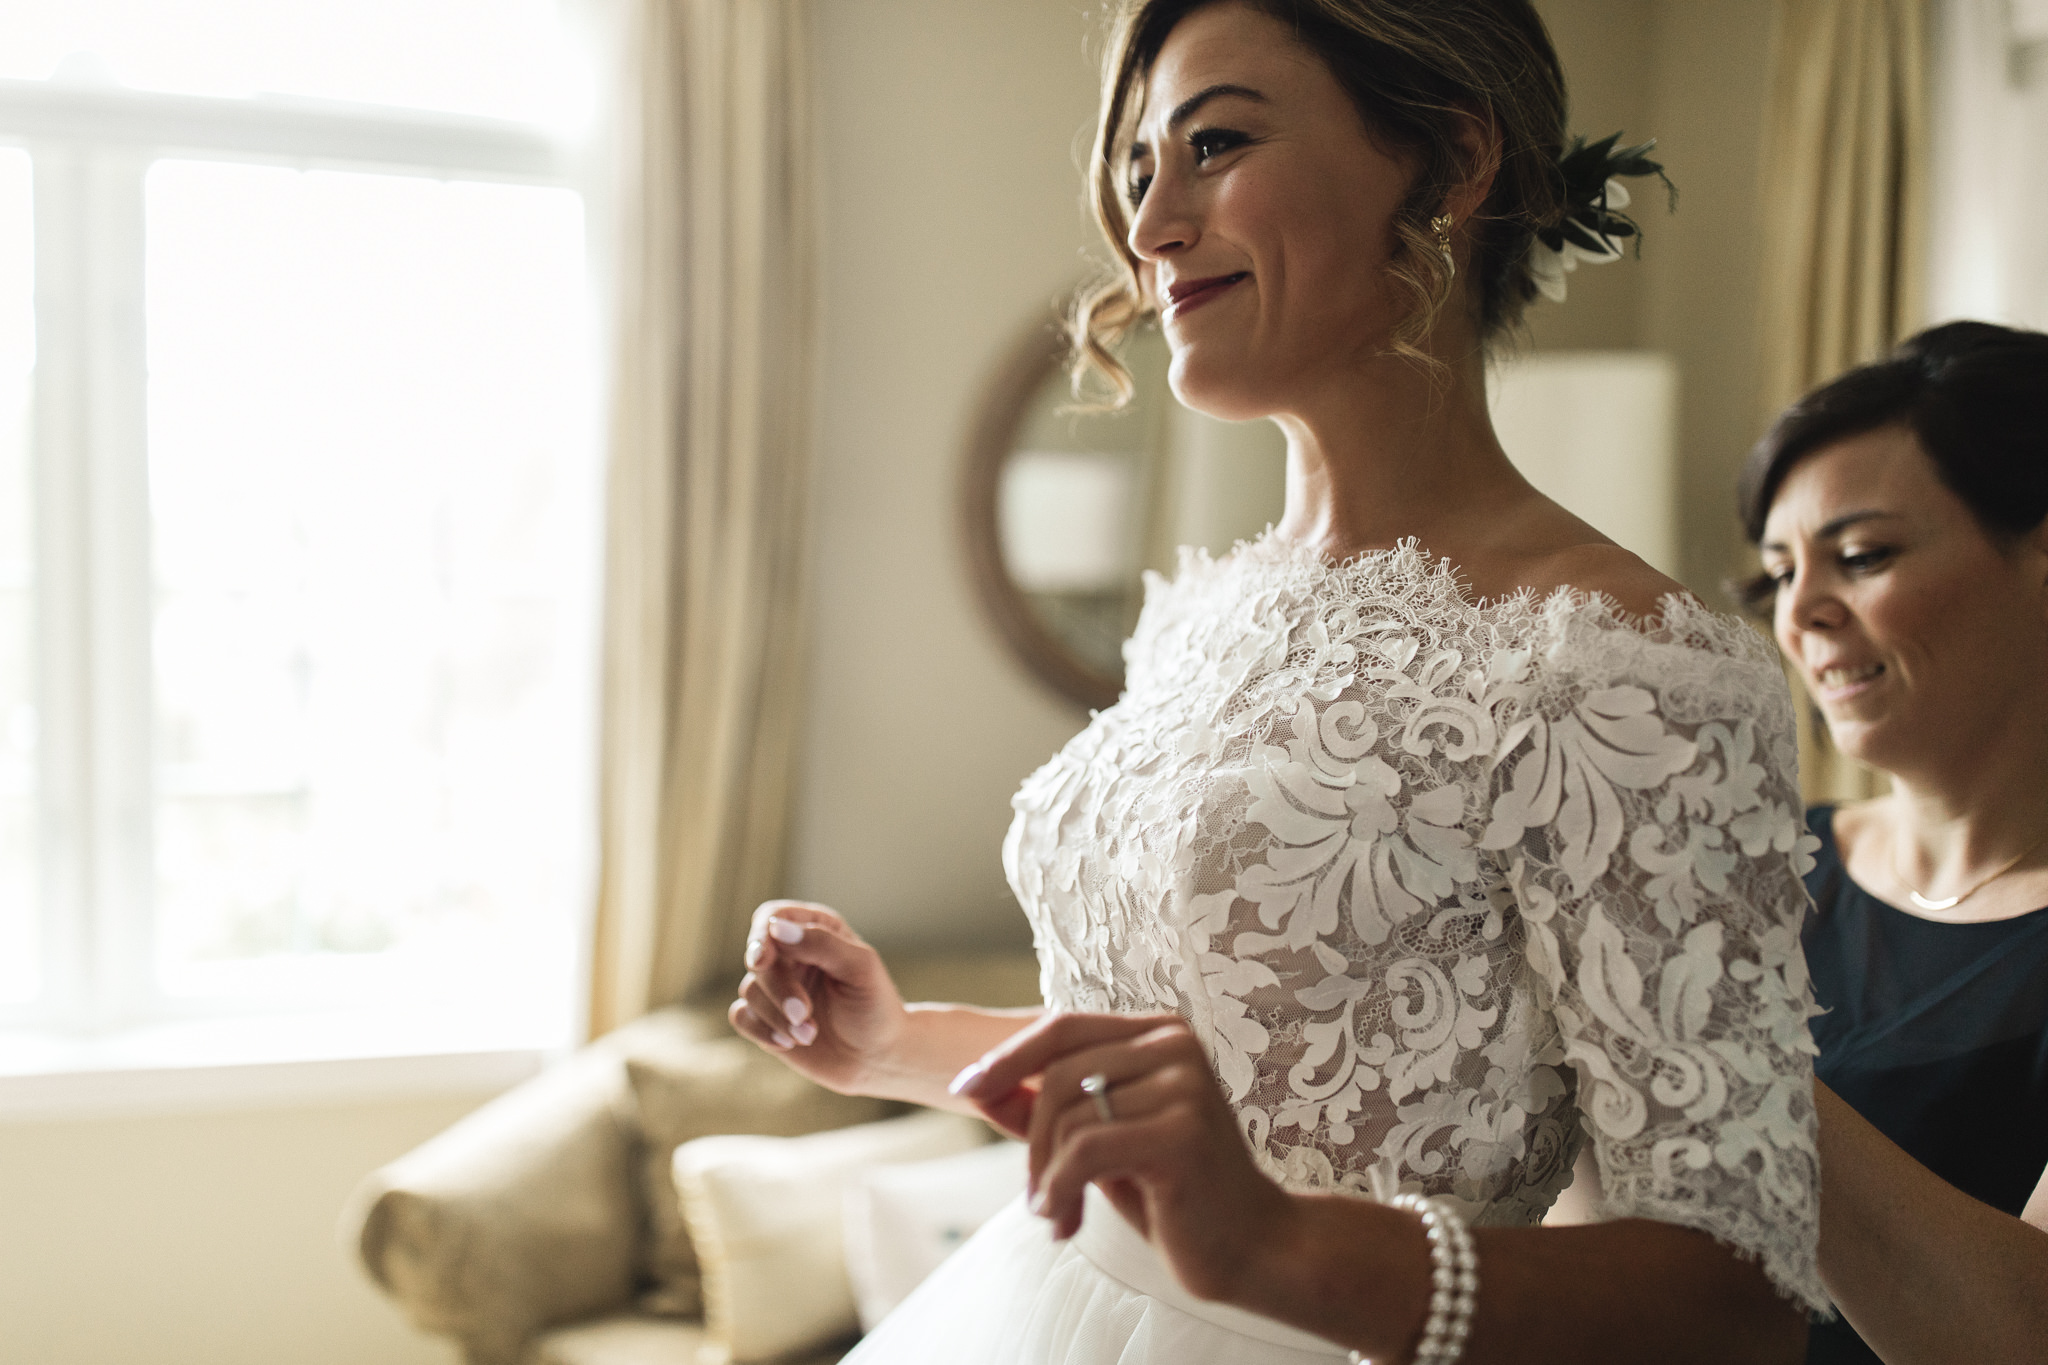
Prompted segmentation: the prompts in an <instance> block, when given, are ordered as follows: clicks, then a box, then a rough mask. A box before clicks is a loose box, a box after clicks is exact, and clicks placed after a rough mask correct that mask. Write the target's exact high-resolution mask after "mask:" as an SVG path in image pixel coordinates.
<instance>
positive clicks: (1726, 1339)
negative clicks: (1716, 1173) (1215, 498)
mask: <svg viewBox="0 0 2048 1365" xmlns="http://www.w3.org/2000/svg"><path fill="white" fill-rule="evenodd" d="M1292 1202H1293V1205H1294V1214H1293V1215H1292V1216H1291V1217H1289V1218H1288V1219H1287V1221H1286V1222H1285V1223H1284V1224H1283V1225H1282V1226H1283V1228H1284V1229H1285V1231H1284V1232H1283V1234H1282V1236H1283V1238H1284V1240H1282V1241H1281V1242H1280V1243H1279V1244H1278V1245H1277V1246H1275V1247H1274V1248H1272V1249H1271V1250H1270V1251H1268V1250H1266V1249H1265V1248H1263V1247H1262V1248H1261V1249H1260V1252H1259V1254H1252V1255H1248V1256H1247V1257H1246V1264H1245V1271H1246V1276H1245V1280H1244V1282H1243V1283H1242V1284H1241V1286H1239V1287H1238V1288H1237V1289H1236V1290H1235V1291H1234V1292H1232V1293H1230V1294H1229V1295H1228V1297H1229V1298H1230V1300H1231V1301H1232V1302H1235V1303H1237V1304H1238V1305H1239V1306H1240V1307H1244V1308H1249V1309H1251V1310H1252V1311H1254V1312H1259V1313H1264V1314H1266V1315H1268V1316H1270V1317H1276V1318H1279V1319H1280V1320H1282V1321H1283V1322H1289V1323H1293V1324H1295V1325H1296V1326H1299V1327H1302V1328H1305V1329H1307V1330H1309V1331H1312V1332H1317V1333H1319V1334H1321V1335H1324V1336H1327V1337H1329V1338H1331V1339H1332V1340H1335V1341H1345V1342H1360V1343H1365V1342H1372V1343H1375V1344H1376V1345H1378V1346H1379V1347H1380V1348H1381V1351H1382V1352H1383V1353H1385V1354H1387V1355H1389V1356H1391V1358H1393V1359H1402V1358H1404V1353H1406V1352H1409V1351H1412V1349H1413V1347H1414V1345H1415V1343H1416V1341H1417V1340H1419V1339H1420V1336H1421V1328H1422V1323H1423V1318H1424V1316H1425V1315H1426V1311H1427V1306H1428V1301H1429V1294H1430V1284H1429V1264H1430V1263H1429V1254H1428V1251H1427V1249H1426V1247H1425V1245H1424V1243H1423V1238H1422V1234H1421V1231H1420V1229H1419V1228H1418V1227H1416V1226H1415V1220H1414V1219H1412V1218H1410V1217H1408V1216H1407V1215H1405V1214H1402V1213H1400V1212H1398V1211H1396V1210H1393V1209H1388V1208H1384V1207H1382V1206H1379V1205H1375V1204H1367V1203H1364V1202H1363V1201H1361V1200H1357V1199H1352V1198H1346V1197H1344V1196H1340V1195H1301V1196H1294V1198H1293V1201H1292ZM1404 1223H1405V1226H1403V1224H1404ZM1472 1237H1473V1241H1474V1244H1475V1249H1476V1250H1477V1252H1478V1255H1479V1295H1478V1302H1477V1307H1476V1310H1475V1312H1474V1314H1473V1319H1472V1335H1471V1337H1470V1338H1469V1339H1468V1341H1467V1344H1466V1347H1465V1354H1464V1355H1463V1357H1461V1361H1462V1365H1537V1362H1547V1361H1556V1362H1572V1365H1604V1363H1605V1362H1615V1365H1621V1363H1622V1362H1630V1363H1631V1365H1635V1363H1636V1362H1642V1361H1652V1360H1654V1361H1657V1362H1659V1365H1667V1363H1668V1365H1680V1363H1681V1362H1691V1361H1697V1362H1700V1363H1701V1365H1730V1363H1731V1362H1736V1361H1741V1362H1751V1361H1754V1362H1759V1363H1760V1365H1761V1363H1763V1362H1784V1365H1798V1362H1800V1361H1802V1360H1803V1359H1804V1358H1805V1354H1806V1331H1807V1326H1806V1315H1805V1312H1804V1310H1803V1309H1801V1308H1800V1307H1799V1306H1798V1305H1796V1304H1794V1303H1791V1302H1789V1301H1788V1300H1786V1299H1784V1298H1783V1297H1781V1296H1780V1295H1779V1294H1778V1292H1777V1291H1776V1289H1774V1288H1773V1287H1772V1285H1771V1283H1770V1281H1769V1280H1768V1279H1767V1278H1766V1277H1765V1275H1764V1273H1763V1272H1762V1271H1761V1270H1759V1269H1758V1268H1757V1267H1756V1266H1755V1265H1753V1264H1750V1263H1749V1262H1746V1261H1743V1260H1741V1259H1739V1258H1738V1257H1737V1256H1736V1254H1735V1253H1734V1252H1733V1251H1731V1250H1730V1249H1729V1248H1727V1247H1725V1246H1723V1245H1721V1244H1720V1243H1718V1242H1716V1241H1715V1240H1714V1239H1713V1238H1711V1237H1709V1236H1708V1235H1707V1234H1705V1233H1703V1232H1696V1231H1694V1230H1692V1229H1690V1228H1683V1227H1678V1226H1675V1225H1673V1224H1669V1223H1658V1222H1652V1221H1650V1220H1647V1219H1640V1218H1630V1219H1621V1220H1618V1221H1615V1222H1611V1223H1601V1224H1597V1225H1591V1226H1585V1227H1557V1228H1552V1227H1538V1228H1475V1229H1474V1230H1473V1233H1472ZM1389 1327H1392V1328H1393V1329H1394V1330H1393V1334H1392V1335H1391V1336H1389V1335H1388V1329H1389ZM1389 1348H1391V1349H1389ZM1375 1358H1378V1356H1377V1355H1375Z"/></svg>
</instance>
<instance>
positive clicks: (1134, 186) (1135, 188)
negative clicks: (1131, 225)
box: [1124, 175, 1152, 208]
mask: <svg viewBox="0 0 2048 1365" xmlns="http://www.w3.org/2000/svg"><path fill="white" fill-rule="evenodd" d="M1151 188H1152V177H1151V176H1149V175H1137V176H1132V177H1131V183H1130V186H1129V187H1128V188H1127V189H1125V191H1124V193H1125V194H1127V195H1129V196H1130V200H1131V207H1132V208H1136V207H1138V205H1140V204H1142V203H1144V202H1145V191H1146V190H1149V189H1151Z"/></svg>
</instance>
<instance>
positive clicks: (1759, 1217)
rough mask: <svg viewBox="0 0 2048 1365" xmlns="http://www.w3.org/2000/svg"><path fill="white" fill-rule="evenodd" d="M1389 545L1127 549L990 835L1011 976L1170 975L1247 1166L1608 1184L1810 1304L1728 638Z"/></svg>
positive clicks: (1775, 700)
mask: <svg viewBox="0 0 2048 1365" xmlns="http://www.w3.org/2000/svg"><path fill="white" fill-rule="evenodd" d="M1663 610H1664V615H1663V618H1662V620H1661V622H1660V623H1659V624H1658V626H1657V627H1656V628H1655V629H1654V630H1644V629H1640V628H1637V627H1635V626H1632V625H1630V624H1628V623H1627V622H1625V621H1623V620H1622V619H1621V618H1619V617H1618V616H1617V615H1616V614H1615V612H1614V610H1613V609H1612V607H1611V606H1610V605H1609V604H1607V603H1605V602H1604V601H1603V600H1601V599H1598V598H1589V597H1587V596H1584V595H1580V594H1574V593H1570V592H1559V593H1557V594H1555V595H1553V596H1551V597H1550V598H1548V599H1546V600H1542V601H1537V600H1534V599H1531V598H1527V597H1522V598H1515V599H1511V600H1508V601H1504V602H1499V603H1493V604H1483V605H1475V604H1474V603H1472V602H1470V601H1469V600H1468V599H1467V598H1465V596H1464V595H1463V594H1462V592H1461V591H1460V589H1459V588H1458V585H1457V583H1456V581H1455V579H1454V578H1453V577H1452V574H1451V572H1450V569H1449V567H1448V566H1446V565H1444V564H1442V563H1441V562H1437V561H1433V560H1431V559H1430V558H1429V557H1427V556H1426V555H1424V554H1423V553H1421V552H1420V551H1419V550H1417V549H1416V548H1415V547H1414V546H1412V545H1409V546H1404V547H1402V548H1400V549H1397V550H1393V551H1387V552H1382V553H1378V554H1372V555H1366V556H1363V557H1361V558H1359V559H1356V560H1353V561H1350V562H1348V563H1346V564H1343V565H1338V566H1331V565H1328V564H1325V563H1323V562H1321V561H1320V560H1317V559H1314V558H1313V557H1310V556H1307V555H1304V554H1301V553H1298V552H1295V551H1293V550H1291V549H1290V548H1288V547H1286V546H1284V545H1282V544H1280V543H1277V542H1276V541H1274V540H1273V539H1272V538H1271V537H1270V536H1269V537H1267V538H1266V539H1264V540H1261V541H1258V542H1254V543H1251V544H1249V545H1245V546H1241V547H1239V549H1238V550H1237V552H1236V553H1234V554H1233V555H1231V556H1230V557H1228V558H1226V559H1224V560H1221V561H1215V560H1211V559H1210V558H1209V557H1208V556H1206V555H1203V554H1200V553H1194V554H1190V555H1188V556H1187V557H1186V558H1185V559H1184V561H1183V563H1182V567H1181V572H1180V574H1179V575H1178V576H1177V577H1176V579H1175V580H1173V581H1172V582H1171V583H1169V582H1167V581H1165V580H1163V579H1160V578H1158V577H1156V576H1155V577H1153V578H1151V579H1150V580H1149V581H1148V583H1147V603H1146V607H1145V612H1144V615H1143V617H1142V618H1141V620H1140V621H1139V625H1138V630H1137V633H1136V635H1135V636H1134V637H1133V638H1132V640H1131V642H1130V643H1129V644H1128V645H1127V646H1126V660H1127V664H1128V668H1127V677H1128V684H1127V690H1126V692H1125V695H1124V697H1123V699H1122V700H1121V701H1120V702H1119V703H1118V704H1117V705H1116V706H1114V707H1112V708H1110V709H1109V710H1107V711H1104V712H1102V713H1100V714H1099V715H1097V716H1096V717H1095V718H1094V721H1093V722H1092V723H1091V724H1090V725H1089V727H1088V728H1087V729H1086V730H1084V731H1083V732H1082V733H1081V734H1080V735H1078V736H1076V737H1075V739H1074V740H1073V741H1072V742H1071V743H1069V744H1068V745H1067V747H1066V748H1065V749H1064V750H1062V751H1061V752H1060V754H1059V755H1058V756H1057V757H1055V758H1054V759H1053V760H1052V761H1051V762H1049V763H1048V764H1046V766H1045V767H1044V768H1042V769H1040V770H1039V771H1038V772H1037V773H1036V774H1034V775H1033V776H1032V777H1031V778H1030V779H1029V780H1028V781H1026V783H1025V784H1024V786H1023V788H1022V790H1021V791H1020V792H1019V793H1018V795H1017V797H1016V800H1015V805H1016V810H1017V816H1016V820H1015V822H1014V823H1013V825H1012V827H1011V831H1010V837H1009V839H1008V841H1007V842H1006V844H1005V848H1004V858H1005V865H1006V868H1007V870H1008V872H1009V875H1010V881H1011V885H1012V886H1013V888H1014V889H1015V890H1016V893H1017V895H1018V898H1019V900H1020V901H1021V902H1022V903H1023V905H1024V907H1025V909H1026V911H1027V913H1029V915H1030V916H1031V919H1032V923H1033V927H1034V931H1035V934H1036V937H1037V942H1038V949H1039V955H1040V961H1041V964H1042V969H1043V975H1044V988H1045V993H1046V999H1047V1001H1048V1002H1049V1003H1051V1004H1053V1005H1055V1006H1057V1007H1060V1008H1066V1009H1077V1010H1080V1009H1086V1010H1157V1009H1170V1010H1177V1011H1179V1012H1180V1013H1181V1014H1182V1015H1183V1016H1185V1017H1186V1018H1187V1019H1188V1020H1189V1022H1190V1023H1191V1025H1192V1026H1193V1027H1194V1028H1195V1029H1196V1030H1197V1033H1198V1034H1199V1036H1200V1037H1201V1038H1202V1039H1203V1041H1204V1043H1205V1044H1206V1045H1207V1047H1208V1049H1209V1051H1210V1054H1211V1057H1212V1058H1213V1060H1214V1063H1215V1067H1216V1072H1217V1076H1218V1078H1219V1079H1220V1081H1221V1083H1222V1085H1223V1087H1224V1089H1225V1092H1226V1093H1227V1094H1228V1096H1229V1098H1230V1101H1231V1103H1232V1105H1233V1106H1234V1107H1235V1109H1236V1111H1237V1114H1238V1117H1239V1121H1240V1123H1241V1125H1242V1128H1243V1131H1244V1134H1245V1136H1246V1139H1247V1140H1248V1142H1249V1143H1250V1144H1251V1147H1252V1150H1253V1152H1254V1154H1255V1155H1256V1156H1257V1158H1258V1159H1259V1160H1260V1162H1261V1163H1262V1164H1263V1165H1264V1166H1265V1168H1266V1169H1267V1170H1268V1172H1269V1173H1271V1174H1272V1175H1273V1176H1274V1177H1275V1178H1277V1179H1279V1180H1281V1181H1283V1182H1284V1183H1286V1184H1288V1185H1290V1186H1292V1187H1295V1188H1302V1189H1311V1188H1315V1189H1345V1190H1352V1191H1355V1192H1357V1193H1360V1194H1366V1195H1371V1196H1374V1197H1379V1198H1385V1197H1388V1196H1390V1195H1392V1194H1393V1193H1394V1192H1396V1191H1397V1190H1402V1189H1411V1190H1422V1191H1427V1192H1429V1193H1433V1194H1444V1195H1449V1196H1451V1197H1453V1198H1455V1199H1458V1200H1460V1201H1461V1202H1462V1203H1463V1204H1464V1206H1465V1207H1466V1210H1467V1212H1468V1214H1469V1215H1470V1216H1472V1217H1473V1218H1475V1219H1476V1220H1477V1221H1479V1222H1481V1223H1488V1224H1504V1225H1520V1224H1529V1223H1534V1222H1536V1221H1538V1220H1539V1219H1540V1218H1541V1217H1542V1215H1543V1213H1544V1211H1545V1210H1547V1209H1548V1208H1549V1206H1550V1204H1551V1203H1552V1202H1553V1201H1554V1200H1555V1198H1556V1196H1557V1193H1558V1191H1559V1190H1561V1189H1562V1188H1563V1187H1564V1185H1566V1184H1567V1183H1569V1180H1570V1175H1571V1168H1572V1162H1573V1160H1574V1158H1575V1156H1576V1153H1577V1151H1578V1149H1579V1147H1580V1145H1581V1144H1582V1143H1583V1142H1587V1141H1590V1142H1591V1143H1592V1144H1593V1149H1594V1153H1595V1155H1596V1157H1597V1158H1598V1161H1599V1165H1600V1169H1601V1173H1602V1177H1603V1184H1604V1187H1605V1191H1606V1200H1607V1210H1606V1211H1607V1213H1608V1215H1609V1216H1612V1217H1626V1216H1640V1217H1651V1218H1659V1219H1663V1220H1665V1221H1670V1222H1677V1223H1682V1224H1685V1225H1687V1226H1690V1227H1696V1228H1699V1229H1702V1230H1704V1231H1706V1232H1708V1233H1711V1234H1712V1235H1713V1236H1715V1237H1717V1238H1719V1239H1721V1240H1722V1241H1724V1242H1726V1243H1728V1244H1730V1245H1731V1246H1733V1247H1735V1248H1736V1249H1737V1250H1738V1251H1739V1252H1741V1253H1742V1254H1744V1255H1746V1256H1749V1257H1752V1258H1755V1259H1756V1260H1758V1261H1759V1262H1760V1263H1761V1264H1762V1265H1763V1267H1764V1269H1765V1270H1766V1271H1767V1273H1769V1274H1770V1276H1771V1277H1772V1279H1773V1280H1774V1281H1775V1282H1776V1283H1777V1284H1778V1285H1779V1286H1780V1288H1781V1289H1782V1290H1783V1291H1784V1292H1786V1293H1787V1294H1789V1295H1791V1296H1793V1297H1795V1298H1797V1299H1799V1300H1801V1301H1803V1302H1805V1303H1807V1304H1808V1305H1810V1306H1813V1307H1816V1308H1824V1307H1825V1306H1826V1304H1827V1298H1826V1295H1825V1293H1824V1292H1823V1290H1822V1288H1821V1286H1820V1281H1819V1274H1818V1270H1817V1268H1816V1262H1815V1247H1816V1243H1817V1230H1818V1197H1819V1176H1818V1160H1817V1157H1816V1155H1815V1146H1814V1117H1813V1107H1812V1053H1813V1046H1812V1044H1811V1042H1810V1041H1809V1039H1808V1034H1807V1027H1806V1021H1807V1018H1808V1016H1809V1015H1810V1014H1811V1013H1812V1012H1813V1005H1812V993H1811V991H1810V990H1809V988H1808V985H1807V981H1806V976H1805V967H1804V959H1803V957H1802V956H1801V954H1800V951H1799V939H1798V926H1799V921H1800V916H1801V915H1802V913H1803V912H1804V908H1805V903H1806V901H1805V892H1804V889H1803V888H1802V886H1801V884H1800V880H1799V878H1800V874H1801V873H1802V872H1803V871H1804V870H1805V867H1806V865H1807V860H1808V857H1809V853H1810V840H1809V839H1808V837H1807V836H1806V835H1805V831H1804V828H1803V826H1802V824H1801V823H1800V820H1799V803H1798V796H1797V778H1796V771H1795V762H1796V760H1795V752H1794V748H1793V741H1792V720H1791V710H1790V702H1789V699H1788V697H1787V694H1786V690H1785V685H1784V681H1783V675H1782V674H1781V673H1780V671H1779V669H1778V666H1777V663H1776V660H1775V658H1774V657H1773V656H1772V654H1771V652H1770V649H1769V646H1768V644H1767V643H1765V642H1764V641H1762V640H1761V639H1760V637H1758V636H1757V635H1756V634H1755V633H1754V632H1753V631H1751V630H1750V629H1749V628H1748V627H1746V626H1744V625H1742V624H1740V623H1739V622H1736V621H1733V620H1730V619H1728V618H1725V617H1720V616H1716V615H1714V614H1713V613H1711V612H1708V611H1707V610H1706V609H1705V608H1703V607H1701V606H1699V605H1698V604H1697V603H1695V602H1691V601H1690V600H1687V599H1682V598H1677V597H1672V598H1667V599H1666V600H1665V602H1664V603H1663Z"/></svg>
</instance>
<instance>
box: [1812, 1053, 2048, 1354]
mask: <svg viewBox="0 0 2048 1365" xmlns="http://www.w3.org/2000/svg"><path fill="white" fill-rule="evenodd" d="M1813 1093H1814V1103H1815V1106H1816V1108H1818V1110H1819V1111H1820V1163H1821V1203H1820V1274H1821V1279H1822V1280H1823V1281H1824V1282H1825V1283H1826V1284H1827V1287H1828V1292H1829V1293H1830V1294H1832V1295H1834V1298H1835V1302H1836V1304H1837V1305H1838V1306H1839V1307H1840V1308H1841V1310H1842V1314H1843V1316H1844V1317H1846V1318H1848V1320H1849V1325H1850V1326H1852V1327H1854V1328H1855V1329H1856V1331H1857V1332H1858V1333H1859V1334H1860V1335H1861V1336H1862V1337H1863V1340H1864V1341H1866V1342H1868V1343H1869V1345H1870V1348H1871V1349H1872V1350H1874V1351H1876V1352H1877V1354H1878V1355H1879V1356H1881V1357H1882V1358H1883V1359H1884V1360H1885V1362H1886V1365H1937V1362H1942V1363H1944V1365H1945V1362H1948V1361H1955V1360H1987V1361H1988V1360H1998V1361H2008V1360H2009V1361H2042V1360H2048V1175H2044V1177H2043V1180H2042V1184H2041V1186H2039V1187H2038V1188H2036V1190H2035V1191H2034V1196H2033V1198H2032V1199H2031V1200H2030V1201H2029V1202H2028V1204H2027V1208H2026V1217H2025V1219H2020V1218H2014V1217H2012V1216H2010V1215H2008V1214H2004V1213H2000V1212H1999V1211H1998V1210H1997V1209H1994V1208H1991V1207H1990V1206H1988V1205H1985V1204H1981V1203H1979V1202H1978V1201H1976V1200H1975V1199H1972V1198H1970V1196H1968V1195H1966V1194H1964V1193H1963V1192H1962V1191H1961V1190H1958V1189H1957V1188H1956V1187H1955V1186H1953V1185H1951V1184H1949V1183H1948V1182H1947V1181H1945V1180H1943V1179H1941V1178H1940V1177H1939V1176H1937V1175H1935V1174H1934V1173H1933V1172H1932V1171H1930V1170H1928V1169H1927V1168H1926V1167H1925V1166H1922V1165H1921V1164H1920V1163H1919V1162H1917V1161H1915V1160H1913V1158H1912V1157H1910V1156H1908V1155H1906V1153H1905V1152H1904V1151H1902V1150H1901V1149H1900V1148H1899V1146H1898V1145H1897V1144H1896V1143H1894V1142H1893V1141H1892V1140H1891V1139H1890V1138H1887V1137H1886V1136H1885V1135H1884V1134H1883V1133H1880V1132H1879V1131H1878V1130H1877V1129H1876V1128H1874V1127H1873V1126H1871V1124H1870V1121H1869V1120H1867V1119H1865V1118H1864V1117H1863V1116H1862V1115H1861V1114H1859V1113H1857V1112H1856V1111H1855V1110H1854V1109H1852V1108H1851V1107H1850V1106H1849V1105H1848V1104H1847V1103H1846V1102H1844V1101H1843V1100H1842V1099H1841V1098H1840V1097H1838V1096H1837V1095H1836V1094H1835V1093H1834V1091H1832V1090H1829V1089H1828V1088H1827V1087H1826V1086H1824V1085H1821V1084H1819V1083H1816V1084H1815V1085H1814V1088H1813Z"/></svg>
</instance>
